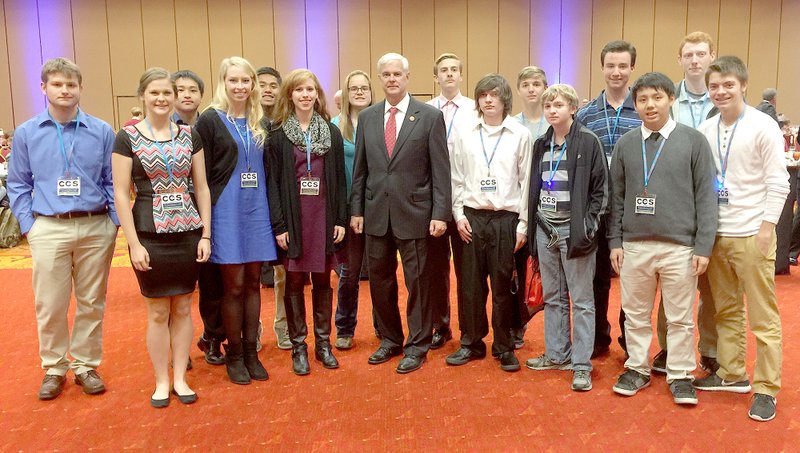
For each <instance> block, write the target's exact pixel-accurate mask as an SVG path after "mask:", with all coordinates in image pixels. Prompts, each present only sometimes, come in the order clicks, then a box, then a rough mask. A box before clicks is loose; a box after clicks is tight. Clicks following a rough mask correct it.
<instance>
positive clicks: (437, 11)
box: [417, 0, 470, 91]
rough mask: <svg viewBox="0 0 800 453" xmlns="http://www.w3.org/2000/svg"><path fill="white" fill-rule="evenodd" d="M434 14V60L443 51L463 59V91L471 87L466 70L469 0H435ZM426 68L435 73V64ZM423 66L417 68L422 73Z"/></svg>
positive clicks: (467, 61) (468, 63)
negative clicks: (468, 83) (468, 84)
mask: <svg viewBox="0 0 800 453" xmlns="http://www.w3.org/2000/svg"><path fill="white" fill-rule="evenodd" d="M433 3H434V6H433V15H434V18H435V21H436V22H435V25H434V27H435V29H434V30H433V53H434V60H435V59H436V57H438V56H439V55H441V54H443V53H454V54H456V55H458V56H459V57H460V58H462V59H463V63H464V70H465V74H463V77H464V82H462V84H461V89H462V91H466V90H468V89H469V88H468V87H467V85H466V80H467V76H466V70H467V69H468V68H469V66H470V61H469V59H468V58H467V41H468V39H467V0H435V1H434V2H433ZM428 66H430V69H426V71H427V72H428V74H431V75H433V66H431V65H428ZM421 70H422V68H420V69H418V70H417V73H420V74H421V72H420V71H421Z"/></svg>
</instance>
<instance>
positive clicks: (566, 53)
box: [561, 0, 592, 98]
mask: <svg viewBox="0 0 800 453" xmlns="http://www.w3.org/2000/svg"><path fill="white" fill-rule="evenodd" d="M591 10H592V0H572V1H571V2H570V3H569V7H566V6H565V7H563V8H562V13H561V14H562V17H561V23H562V27H561V35H562V36H561V81H562V82H563V83H568V84H570V85H572V86H573V87H574V88H575V90H576V91H577V92H578V97H579V98H583V97H588V96H589V95H590V90H589V88H590V87H589V85H590V81H591V77H590V75H589V70H590V69H591V67H590V65H591V53H592V42H591V40H592V16H591V14H589V13H588V12H589V11H591Z"/></svg>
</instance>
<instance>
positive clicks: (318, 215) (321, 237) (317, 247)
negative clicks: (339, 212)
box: [285, 146, 335, 272]
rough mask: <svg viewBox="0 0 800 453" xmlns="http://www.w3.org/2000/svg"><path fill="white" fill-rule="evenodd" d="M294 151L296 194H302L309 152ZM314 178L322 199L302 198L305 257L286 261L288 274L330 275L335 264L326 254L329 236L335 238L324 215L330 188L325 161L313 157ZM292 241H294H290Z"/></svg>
mask: <svg viewBox="0 0 800 453" xmlns="http://www.w3.org/2000/svg"><path fill="white" fill-rule="evenodd" d="M293 149H294V174H295V176H296V177H297V191H298V193H299V191H300V178H304V177H306V176H307V175H308V168H307V167H306V152H305V151H304V150H302V149H300V148H298V147H297V146H294V147H293ZM311 175H312V176H313V177H315V178H319V181H320V185H319V195H317V196H308V195H300V223H301V227H300V232H301V233H300V235H301V239H300V241H301V242H300V243H301V244H302V246H303V254H302V255H300V257H299V258H297V259H291V258H287V259H286V262H285V266H286V270H287V271H289V272H327V271H330V270H331V269H332V268H333V266H334V264H335V262H334V261H335V260H334V258H333V255H332V254H331V255H328V254H327V253H325V240H326V236H325V235H326V234H330V235H333V230H331V231H325V230H326V229H327V227H326V226H325V225H326V223H327V222H326V219H325V214H326V211H327V207H326V204H327V203H326V201H325V200H327V195H326V191H327V187H325V159H324V157H322V156H317V155H316V154H311ZM289 240H290V241H291V240H292V238H289Z"/></svg>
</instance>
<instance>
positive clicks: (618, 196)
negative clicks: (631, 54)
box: [608, 72, 717, 405]
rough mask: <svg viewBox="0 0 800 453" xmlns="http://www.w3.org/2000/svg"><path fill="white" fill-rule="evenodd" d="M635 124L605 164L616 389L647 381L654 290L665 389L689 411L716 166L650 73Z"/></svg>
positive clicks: (670, 94) (638, 94) (640, 89)
mask: <svg viewBox="0 0 800 453" xmlns="http://www.w3.org/2000/svg"><path fill="white" fill-rule="evenodd" d="M632 96H633V99H634V103H635V106H636V110H637V112H639V116H640V118H641V119H642V127H641V128H639V129H634V130H632V131H631V132H630V133H629V134H625V135H624V136H623V137H622V138H620V140H619V142H618V143H617V145H616V147H615V148H614V154H613V157H612V159H611V220H610V224H609V232H608V240H609V246H610V248H611V265H612V266H613V267H614V270H616V271H617V272H618V273H619V275H620V286H621V293H622V309H623V310H624V311H625V314H626V316H627V321H626V323H625V334H626V336H627V341H628V354H629V358H628V360H627V361H626V362H625V372H624V373H623V374H622V375H621V376H620V377H619V379H618V381H617V383H616V385H614V392H616V393H618V394H621V395H625V396H633V395H635V394H636V392H638V391H639V390H640V389H642V388H644V387H647V386H648V385H649V384H650V363H649V360H648V357H649V354H648V352H649V350H650V342H651V340H652V336H653V331H652V326H651V314H652V311H653V305H654V301H655V296H656V287H657V286H658V285H659V284H660V286H661V292H662V295H663V300H664V308H665V312H666V316H667V345H668V349H669V351H670V353H669V356H668V357H667V383H669V386H670V391H671V392H672V395H673V398H674V401H675V402H676V403H677V404H692V405H694V404H697V396H696V393H695V391H694V388H693V387H692V379H693V376H692V374H691V373H692V371H694V369H695V366H696V363H695V354H694V322H693V312H694V310H693V307H694V300H695V288H696V287H697V276H698V275H701V274H702V273H703V272H705V270H706V267H707V265H708V257H709V256H710V255H711V249H712V247H713V246H714V236H715V234H716V229H717V200H716V193H715V191H714V181H715V179H714V178H715V176H714V164H713V161H712V156H711V149H710V147H709V145H708V141H707V140H706V139H705V137H704V136H703V135H702V134H701V133H699V132H697V131H696V130H694V129H692V128H690V127H688V126H685V125H683V124H679V123H676V122H675V120H673V119H672V118H670V115H669V111H670V107H671V106H672V103H673V102H674V101H675V85H674V84H673V83H672V81H670V79H669V77H667V76H666V75H664V74H661V73H658V72H651V73H647V74H645V75H643V76H642V77H640V78H639V79H638V80H637V81H636V83H635V84H634V85H633V88H632Z"/></svg>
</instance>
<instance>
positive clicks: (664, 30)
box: [639, 0, 687, 81]
mask: <svg viewBox="0 0 800 453" xmlns="http://www.w3.org/2000/svg"><path fill="white" fill-rule="evenodd" d="M686 14H687V9H686V3H683V2H678V1H674V0H673V1H665V0H658V1H657V2H656V21H655V27H654V30H653V37H654V41H653V71H659V72H663V73H664V74H666V75H668V76H669V77H670V78H671V79H672V80H676V81H677V80H681V79H682V78H683V66H681V65H680V64H678V45H679V44H680V42H681V39H683V37H684V36H686ZM642 74H644V72H639V75H642Z"/></svg>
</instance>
